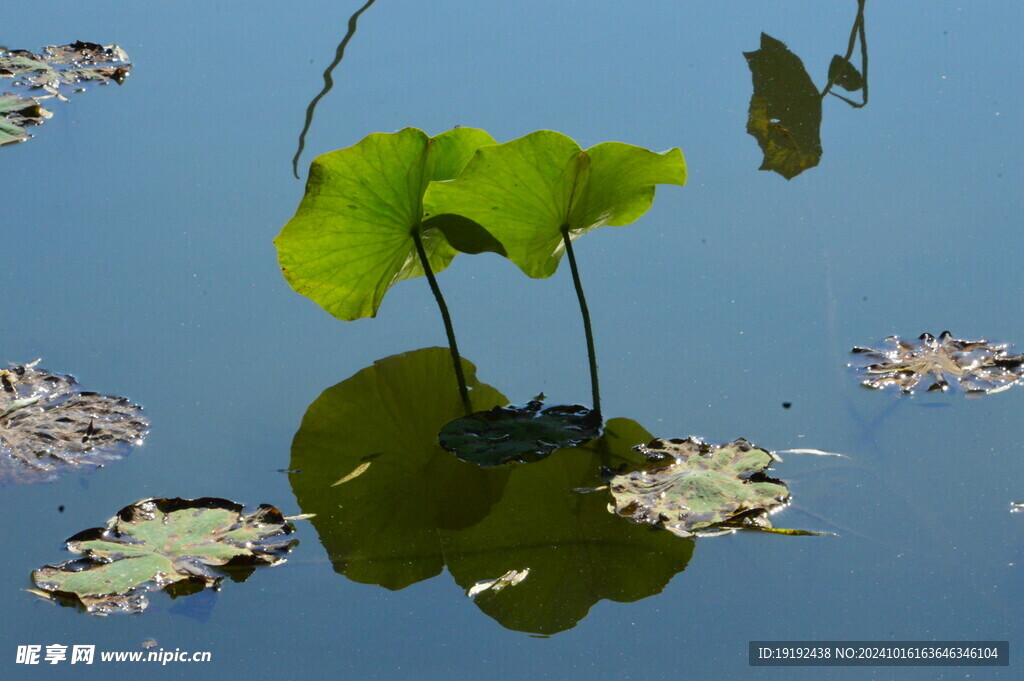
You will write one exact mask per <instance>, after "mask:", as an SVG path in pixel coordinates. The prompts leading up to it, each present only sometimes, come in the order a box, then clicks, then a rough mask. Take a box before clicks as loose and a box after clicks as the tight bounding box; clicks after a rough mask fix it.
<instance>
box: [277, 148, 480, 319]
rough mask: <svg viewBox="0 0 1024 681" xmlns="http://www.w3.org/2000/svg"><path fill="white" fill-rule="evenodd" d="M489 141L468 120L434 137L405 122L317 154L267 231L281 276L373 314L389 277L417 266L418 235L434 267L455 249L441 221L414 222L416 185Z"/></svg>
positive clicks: (323, 300) (320, 300) (336, 309)
mask: <svg viewBox="0 0 1024 681" xmlns="http://www.w3.org/2000/svg"><path fill="white" fill-rule="evenodd" d="M493 142H494V139H493V138H492V137H491V136H490V135H488V134H487V133H486V132H484V131H483V130H477V129H475V128H456V129H454V130H449V131H448V132H445V133H442V134H440V135H437V136H436V137H427V135H426V134H425V133H424V132H423V131H422V130H417V129H415V128H405V129H404V130H400V131H399V132H396V133H391V134H385V133H374V134H372V135H368V136H367V137H365V138H363V139H362V140H361V141H360V142H359V143H357V144H355V145H354V146H351V147H348V148H346V149H338V150H337V151H332V152H329V153H327V154H322V155H321V156H318V157H317V158H316V159H314V160H313V164H312V166H311V167H310V170H309V180H308V181H307V183H306V194H305V196H304V197H303V199H302V202H301V203H300V204H299V207H298V210H297V211H296V213H295V216H294V217H293V218H292V219H291V220H289V221H288V223H287V224H286V225H285V226H284V228H283V229H282V230H281V233H280V235H278V237H277V238H276V239H275V240H274V244H275V245H276V246H277V255H278V260H279V261H280V264H281V270H282V272H283V273H284V277H285V279H287V280H288V283H289V284H290V285H291V287H292V288H293V289H294V290H295V291H296V292H298V293H301V294H302V295H304V296H308V297H309V298H311V299H313V301H315V302H316V303H317V304H318V305H320V306H321V307H323V308H324V309H325V310H327V311H328V312H329V313H331V314H332V315H334V316H335V317H338V318H339V319H344V320H352V319H359V318H361V317H372V316H374V315H375V314H376V313H377V308H378V307H379V306H380V303H381V300H382V299H383V298H384V294H385V293H386V292H387V290H388V289H389V288H390V287H391V286H393V285H394V284H396V283H397V282H399V281H401V280H403V279H409V278H411V277H418V276H421V275H423V274H424V272H423V267H422V265H421V263H420V260H419V259H418V258H417V246H416V238H417V237H419V238H421V239H422V244H423V249H424V251H425V253H426V256H427V259H428V261H429V263H430V267H431V269H432V270H433V272H434V273H437V272H440V271H441V270H443V269H444V268H446V267H447V266H448V263H450V262H451V260H452V258H454V257H455V253H456V252H455V250H454V249H453V248H452V247H451V246H450V245H448V242H447V241H446V240H445V237H444V235H443V234H442V232H441V231H440V229H435V228H430V226H428V225H425V224H424V225H421V221H422V219H423V193H424V191H425V189H426V186H427V183H428V182H430V181H433V180H448V179H451V178H453V177H455V176H456V175H458V174H459V171H461V170H462V168H463V166H464V165H465V164H466V162H467V161H468V160H469V158H470V156H472V154H473V152H474V151H476V149H477V148H478V147H480V145H483V144H493Z"/></svg>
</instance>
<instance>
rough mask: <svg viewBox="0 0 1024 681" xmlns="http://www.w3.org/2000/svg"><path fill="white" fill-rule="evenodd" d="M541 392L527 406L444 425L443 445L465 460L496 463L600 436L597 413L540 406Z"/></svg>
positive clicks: (575, 407)
mask: <svg viewBox="0 0 1024 681" xmlns="http://www.w3.org/2000/svg"><path fill="white" fill-rule="evenodd" d="M543 399H544V396H543V395H538V396H537V397H536V398H534V399H533V400H532V401H531V402H529V403H528V404H527V405H526V406H525V407H495V408H494V409H491V410H488V411H478V412H476V413H474V414H470V415H469V416H464V417H462V418H458V419H455V420H454V421H450V422H448V423H447V424H445V426H444V428H442V429H441V433H440V435H439V436H438V441H439V442H440V443H441V446H442V447H444V448H445V449H447V450H448V451H449V452H452V453H453V454H455V455H456V456H457V457H459V458H460V459H462V460H463V461H469V462H471V463H475V464H479V465H481V466H497V465H500V464H503V463H509V462H510V461H519V462H528V461H537V460H538V459H542V458H544V457H545V456H547V455H548V454H550V453H551V452H553V451H555V450H556V449H561V448H563V447H576V446H578V445H581V444H583V443H584V442H587V441H589V440H593V439H594V438H595V437H597V436H598V435H600V434H601V415H600V414H598V413H596V412H593V411H591V410H590V409H587V408H586V407H581V406H580V405H573V406H554V407H548V408H547V409H543V410H542V409H541V408H542V407H543V406H544V404H543V402H542V400H543Z"/></svg>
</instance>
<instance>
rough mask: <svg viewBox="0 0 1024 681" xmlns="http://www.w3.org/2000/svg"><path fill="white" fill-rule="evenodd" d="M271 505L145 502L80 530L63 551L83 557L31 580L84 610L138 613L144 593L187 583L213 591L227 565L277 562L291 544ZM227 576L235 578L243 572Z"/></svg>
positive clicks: (45, 569)
mask: <svg viewBox="0 0 1024 681" xmlns="http://www.w3.org/2000/svg"><path fill="white" fill-rule="evenodd" d="M292 531H293V529H292V527H291V525H290V524H289V523H288V522H287V520H286V519H285V518H284V517H283V516H282V515H281V512H280V511H278V510H277V509H276V508H274V507H273V506H269V505H266V504H264V505H261V506H259V507H258V508H257V509H256V510H254V511H251V512H246V511H245V510H244V508H243V507H242V505H241V504H236V503H235V502H233V501H228V500H227V499H216V498H202V499H143V500H142V501H137V502H135V503H134V504H131V505H130V506H126V507H125V508H123V509H121V510H120V511H118V513H117V515H115V516H114V517H113V518H111V519H110V520H109V521H108V522H107V526H106V527H105V528H103V527H96V528H92V529H89V530H84V531H82V532H79V533H78V534H76V535H75V536H73V537H71V538H70V539H68V540H67V548H68V550H69V551H72V552H74V553H80V554H84V556H85V557H84V558H81V559H78V560H71V561H67V562H65V563H61V564H59V565H46V566H44V567H42V568H40V569H38V570H36V571H35V572H33V573H32V581H34V582H35V584H36V586H37V587H38V588H39V589H41V590H42V592H44V593H45V594H46V595H49V596H50V597H53V598H55V599H57V600H58V601H60V602H62V603H64V604H68V605H78V606H80V607H84V608H85V609H86V611H88V612H90V613H93V614H97V615H106V614H109V613H111V612H127V613H138V612H142V611H143V610H145V608H146V606H147V605H148V601H147V599H146V594H147V593H148V592H149V591H156V590H159V589H164V588H167V587H171V586H172V585H185V584H191V585H192V586H193V587H196V586H197V587H198V588H200V589H201V588H202V587H213V586H217V585H218V584H219V583H220V582H221V581H222V580H223V578H224V577H225V576H226V575H228V574H231V573H228V572H227V571H226V570H227V569H228V568H231V567H242V566H248V567H250V568H251V567H252V566H255V565H278V564H280V563H283V562H284V560H285V558H284V556H285V554H286V553H287V552H288V551H289V549H290V548H291V547H292V546H293V545H294V544H295V540H292V539H290V538H289V537H288V535H289V534H291V532H292ZM231 576H232V577H233V578H234V579H236V580H237V581H241V580H242V579H244V578H245V577H247V576H248V574H247V573H234V574H231Z"/></svg>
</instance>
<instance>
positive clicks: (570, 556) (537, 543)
mask: <svg viewBox="0 0 1024 681" xmlns="http://www.w3.org/2000/svg"><path fill="white" fill-rule="evenodd" d="M650 437H651V435H650V433H648V432H647V431H646V430H644V429H643V428H642V427H641V426H640V425H639V424H637V423H636V422H635V421H631V420H629V419H622V418H615V419H611V420H609V421H608V423H607V425H606V427H605V432H604V434H603V435H602V436H601V437H600V438H598V439H596V440H591V441H590V442H588V443H587V444H586V445H584V446H582V447H575V448H571V449H563V450H559V451H558V452H556V453H555V454H554V455H552V456H550V457H548V458H546V459H544V460H542V461H538V462H536V463H532V464H530V465H529V466H516V467H514V468H513V469H512V471H511V473H510V475H509V477H508V484H507V485H506V487H505V493H504V495H503V496H502V498H501V500H500V501H498V502H497V503H496V504H495V505H494V508H493V510H492V511H491V512H490V513H489V514H488V515H487V517H485V518H484V519H483V520H481V521H480V522H479V523H477V524H476V525H473V526H471V527H466V528H464V529H462V530H452V531H442V532H441V536H442V538H443V540H444V555H445V557H446V559H447V562H448V571H449V572H450V573H451V575H452V577H453V578H454V579H455V581H456V582H457V583H458V585H459V586H460V587H462V588H463V589H466V590H470V589H472V588H474V587H475V586H477V585H479V584H480V583H481V582H487V581H489V580H493V579H494V578H495V577H496V576H497V575H502V574H507V571H508V570H510V569H517V570H519V574H522V572H523V571H524V569H525V568H528V569H529V576H528V577H527V578H526V579H525V580H523V581H521V582H520V583H519V584H518V585H516V586H515V588H505V589H504V590H501V591H493V590H487V591H484V592H482V593H479V594H477V595H476V598H474V601H473V602H474V603H475V604H476V606H477V607H478V608H480V609H481V610H482V611H483V612H484V613H486V614H487V615H489V616H490V617H493V618H494V619H495V620H497V621H498V622H499V623H500V624H501V625H502V626H503V627H506V628H508V629H512V630H515V631H525V632H529V633H534V634H555V633H557V632H560V631H564V630H566V629H571V628H572V627H574V626H576V623H577V622H579V621H580V620H582V619H583V618H584V617H586V616H587V613H588V612H589V611H590V609H591V607H593V606H594V604H596V603H598V602H599V601H601V600H602V599H607V600H612V601H617V602H620V603H629V602H633V601H638V600H640V599H642V598H647V597H648V596H653V595H655V594H657V593H659V592H661V590H662V589H664V588H665V585H666V584H668V582H669V580H671V579H672V577H673V576H674V575H676V574H678V573H679V572H682V571H683V569H684V568H685V567H686V566H687V564H688V563H689V561H690V558H691V556H692V555H693V547H694V543H693V542H692V541H687V540H681V539H679V538H678V537H675V536H673V535H672V534H670V533H668V532H659V531H655V530H652V529H651V528H649V527H645V526H642V525H636V524H633V523H627V522H624V521H623V520H622V519H621V518H617V517H615V516H614V515H611V514H609V513H608V510H607V504H606V497H605V496H604V495H603V494H581V493H579V492H577V491H575V490H576V489H578V488H581V487H590V486H593V485H596V484H600V482H601V468H602V467H610V468H620V467H632V466H636V465H641V464H642V463H643V457H642V456H641V455H639V454H637V453H636V452H634V451H633V450H632V446H633V445H635V444H636V443H638V442H644V441H645V440H649V439H650Z"/></svg>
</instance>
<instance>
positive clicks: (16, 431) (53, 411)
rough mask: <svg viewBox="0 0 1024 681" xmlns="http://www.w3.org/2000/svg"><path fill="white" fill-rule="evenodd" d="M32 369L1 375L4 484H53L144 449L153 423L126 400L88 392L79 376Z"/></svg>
mask: <svg viewBox="0 0 1024 681" xmlns="http://www.w3.org/2000/svg"><path fill="white" fill-rule="evenodd" d="M38 362H39V360H36V361H35V362H32V363H30V364H17V365H12V366H11V368H10V369H2V370H0V483H2V482H19V483H21V482H49V481H51V480H54V479H56V477H57V476H58V475H59V473H60V472H61V471H62V470H63V469H68V468H85V467H89V466H97V467H99V466H102V465H104V464H106V463H108V462H110V461H116V460H117V459H119V458H121V455H122V454H123V453H124V452H125V451H126V450H127V449H128V448H130V447H131V446H132V445H140V444H142V440H143V438H144V437H145V435H146V431H147V429H148V428H149V421H148V420H147V419H146V418H145V417H144V416H143V415H142V408H141V407H139V406H138V405H135V404H131V403H130V402H129V401H128V400H126V399H125V398H123V397H110V396H107V395H99V394H97V393H93V392H82V391H81V390H80V389H79V388H78V384H77V382H76V381H75V379H74V377H73V376H66V375H62V374H53V373H50V372H49V371H46V370H44V369H38V368H36V364H37V363H38Z"/></svg>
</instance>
